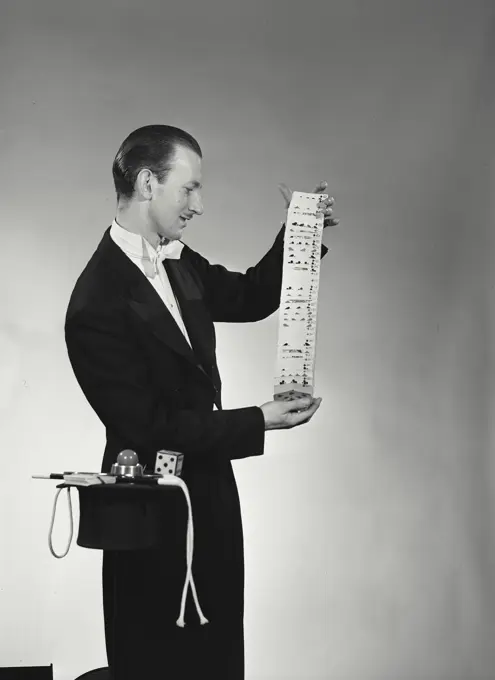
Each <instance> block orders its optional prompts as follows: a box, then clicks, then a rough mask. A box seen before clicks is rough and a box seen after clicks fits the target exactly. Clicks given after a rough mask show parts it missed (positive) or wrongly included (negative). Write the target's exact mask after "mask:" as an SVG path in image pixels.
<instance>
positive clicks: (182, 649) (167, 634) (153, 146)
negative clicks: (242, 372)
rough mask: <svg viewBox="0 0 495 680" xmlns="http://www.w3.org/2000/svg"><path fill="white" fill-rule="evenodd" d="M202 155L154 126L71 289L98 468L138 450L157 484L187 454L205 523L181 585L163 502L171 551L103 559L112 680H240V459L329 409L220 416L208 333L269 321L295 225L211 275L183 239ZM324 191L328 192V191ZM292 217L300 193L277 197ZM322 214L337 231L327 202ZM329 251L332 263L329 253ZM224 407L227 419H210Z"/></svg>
mask: <svg viewBox="0 0 495 680" xmlns="http://www.w3.org/2000/svg"><path fill="white" fill-rule="evenodd" d="M201 164H202V153H201V149H200V147H199V145H198V143H197V142H196V140H195V139H193V137H191V135H189V134H188V133H186V132H184V131H182V130H179V129H177V128H174V127H170V126H164V125H150V126H146V127H143V128H140V129H138V130H135V131H134V132H133V133H131V134H130V135H129V137H127V139H126V140H125V141H124V142H123V143H122V145H121V147H120V149H119V151H118V153H117V155H116V157H115V160H114V164H113V178H114V184H115V189H116V192H117V215H116V219H115V220H114V222H113V224H112V226H111V227H110V228H108V229H107V230H106V232H105V233H104V235H103V238H102V240H101V242H100V244H99V246H98V248H97V249H96V251H95V253H94V254H93V256H92V257H91V259H90V261H89V262H88V264H87V266H86V267H85V269H84V271H83V272H82V274H81V276H80V277H79V279H78V281H77V282H76V285H75V287H74V290H73V293H72V296H71V299H70V303H69V306H68V310H67V316H66V324H65V337H66V344H67V350H68V355H69V358H70V362H71V364H72V367H73V370H74V373H75V376H76V378H77V381H78V383H79V385H80V386H81V389H82V390H83V392H84V394H85V396H86V398H87V400H88V401H89V403H90V404H91V406H92V408H93V409H94V410H95V412H96V414H97V415H98V416H99V418H100V420H101V421H102V423H103V424H104V426H105V428H106V447H105V452H104V456H103V464H102V471H104V472H108V471H109V469H110V467H111V465H112V463H114V462H115V460H116V458H117V455H118V453H119V452H120V451H122V450H123V449H132V450H134V451H136V453H137V454H138V456H139V461H140V463H141V464H143V465H145V466H146V470H147V471H148V472H153V471H154V469H155V459H156V454H157V451H158V450H160V449H168V450H173V451H179V452H182V453H183V454H184V465H183V470H182V478H183V479H184V481H185V482H186V484H187V486H188V488H189V493H190V497H191V503H192V508H193V515H194V562H193V574H194V580H195V585H196V588H197V593H198V598H199V602H200V605H201V609H202V611H203V612H204V615H205V616H206V618H207V619H208V621H209V623H207V624H206V625H201V624H200V622H199V621H198V617H197V614H196V611H195V610H194V609H193V607H192V603H191V595H190V593H189V594H188V599H187V606H186V616H185V622H186V625H185V627H184V628H180V627H178V626H177V625H176V619H177V614H178V611H179V607H180V596H181V590H182V584H183V580H184V577H185V535H186V508H185V503H184V499H183V498H179V497H178V494H177V495H176V494H170V496H169V497H168V498H167V499H166V503H165V505H166V513H167V515H166V516H167V520H168V529H167V534H166V536H164V544H163V546H162V547H158V548H156V549H153V550H141V551H134V552H128V553H122V554H119V555H118V556H116V554H115V553H112V552H108V551H105V552H104V555H103V603H104V616H105V636H106V645H107V653H108V660H109V666H110V668H111V671H112V677H113V678H114V680H124V679H125V680H127V679H128V678H132V679H133V680H138V679H140V678H143V679H146V680H151V679H154V678H160V679H161V680H192V679H193V678H194V680H197V678H199V677H205V678H209V677H212V678H215V680H242V679H243V678H244V638H243V613H244V556H243V535H242V523H241V512H240V504H239V498H238V494H237V487H236V482H235V478H234V474H233V470H232V464H231V461H232V460H236V459H241V458H245V457H247V456H260V455H262V454H263V452H264V444H265V431H266V430H271V429H280V428H292V427H295V426H297V425H300V424H302V423H305V422H308V421H309V420H310V419H311V417H312V416H313V414H314V413H315V411H316V410H317V409H318V407H319V405H320V402H321V399H313V400H310V399H309V398H307V399H299V400H296V401H293V402H282V401H280V402H279V401H272V402H267V403H265V404H263V405H262V406H249V407H246V408H240V409H232V410H223V408H222V401H221V380H220V375H219V372H218V368H217V363H216V357H215V346H216V342H215V330H214V326H213V322H215V321H224V322H247V321H258V320H260V319H264V318H266V317H268V316H269V315H270V314H272V313H273V312H274V311H276V310H277V308H278V307H279V303H280V292H281V277H282V263H283V238H284V227H283V228H282V229H281V231H280V232H279V234H278V236H277V237H276V239H275V243H274V245H273V246H272V248H271V249H270V250H269V252H268V253H267V254H266V255H265V256H264V257H263V258H262V260H261V261H260V262H259V263H258V264H257V265H256V266H255V267H251V268H250V269H248V270H247V272H246V273H245V274H241V273H238V272H231V271H228V270H227V269H225V268H224V267H223V266H221V265H211V264H210V263H209V262H208V261H207V260H206V259H205V258H203V257H202V256H201V255H200V254H199V253H197V252H195V251H194V250H192V249H191V248H189V247H188V246H187V245H186V244H184V243H182V242H181V240H180V239H181V237H182V234H183V231H184V229H185V227H186V225H187V223H188V221H189V220H190V219H191V218H192V217H193V216H195V215H201V214H202V212H203V204H202V201H201V187H202V171H201ZM324 186H325V185H321V186H320V187H319V191H322V190H324ZM281 191H282V193H283V195H284V198H285V201H286V205H287V206H288V205H289V202H290V196H291V193H290V191H289V190H288V189H287V187H285V186H283V185H282V186H281ZM331 203H332V200H329V201H327V202H326V208H325V213H326V215H327V222H328V223H336V222H337V221H338V220H333V219H332V218H331V212H332V210H331V208H330V205H331ZM322 250H323V254H325V252H326V250H327V249H326V248H325V246H323V249H322ZM215 407H216V408H215Z"/></svg>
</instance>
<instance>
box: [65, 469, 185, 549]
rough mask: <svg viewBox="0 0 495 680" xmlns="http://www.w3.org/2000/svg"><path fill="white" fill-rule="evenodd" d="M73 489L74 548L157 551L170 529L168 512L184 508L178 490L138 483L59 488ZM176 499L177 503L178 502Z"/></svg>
mask: <svg viewBox="0 0 495 680" xmlns="http://www.w3.org/2000/svg"><path fill="white" fill-rule="evenodd" d="M69 486H76V487H77V490H78V492H79V509H80V512H79V532H78V537H77V544H78V545H79V546H81V547H82V548H94V549H97V550H145V549H149V548H158V547H160V546H161V545H163V544H164V543H165V541H166V537H167V533H168V531H169V529H170V514H169V513H168V512H167V508H169V509H171V508H172V506H175V505H176V503H177V502H179V503H180V504H181V505H182V504H183V505H184V511H185V502H184V499H183V497H182V491H181V489H180V488H179V487H173V486H168V487H163V486H148V485H143V484H140V483H133V482H129V483H125V484H95V485H91V486H79V485H72V484H67V483H64V484H60V485H58V487H57V488H66V487H69ZM179 496H180V499H179Z"/></svg>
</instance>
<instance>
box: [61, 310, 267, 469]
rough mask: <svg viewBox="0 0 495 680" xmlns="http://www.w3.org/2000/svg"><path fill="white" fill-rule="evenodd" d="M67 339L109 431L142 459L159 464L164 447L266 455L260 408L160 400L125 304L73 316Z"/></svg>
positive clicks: (228, 456)
mask: <svg viewBox="0 0 495 680" xmlns="http://www.w3.org/2000/svg"><path fill="white" fill-rule="evenodd" d="M65 340H66V346H67V351H68V355H69V360H70V362H71V365H72V368H73V370H74V373H75V376H76V379H77V381H78V383H79V385H80V387H81V389H82V391H83V392H84V395H85V396H86V398H87V400H88V401H89V403H90V405H91V406H92V408H93V409H94V411H95V412H96V414H97V415H98V417H99V418H100V420H101V422H102V423H103V425H104V426H105V427H106V428H107V432H108V433H111V434H112V435H113V436H114V437H116V438H117V439H118V441H120V442H123V444H124V446H125V447H128V448H130V449H133V450H134V451H136V453H137V454H138V456H139V458H140V462H142V463H143V464H146V465H147V466H149V467H153V465H154V461H155V455H156V452H157V451H158V450H159V449H162V448H167V449H171V450H176V451H181V452H182V453H184V454H185V455H188V456H194V457H203V458H204V457H205V456H208V457H213V458H217V459H219V458H220V459H221V458H224V459H230V460H235V459H239V458H245V457H248V456H256V455H261V454H263V452H264V443H265V419H264V416H263V412H262V410H261V408H260V407H258V406H250V407H246V408H239V409H232V410H221V411H196V410H192V409H191V410H188V409H178V408H174V405H173V403H168V402H167V403H164V402H163V401H162V400H160V399H159V398H158V397H157V396H156V388H154V387H153V385H152V383H151V376H150V367H149V366H148V365H147V364H146V362H145V361H144V359H143V357H142V355H141V353H140V349H139V347H138V345H137V343H136V341H135V340H134V339H133V337H132V335H131V334H130V333H129V332H128V329H127V327H126V325H125V318H124V317H123V316H122V313H121V312H119V311H118V309H117V310H116V309H112V310H107V309H105V310H93V309H91V311H88V309H87V308H83V309H80V310H79V311H77V312H75V314H73V315H71V317H70V318H68V319H66V324H65Z"/></svg>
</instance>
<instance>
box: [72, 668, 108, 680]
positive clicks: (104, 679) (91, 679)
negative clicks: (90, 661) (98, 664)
mask: <svg viewBox="0 0 495 680" xmlns="http://www.w3.org/2000/svg"><path fill="white" fill-rule="evenodd" d="M75 680H110V671H109V670H108V668H95V670H94V671H88V672H87V673H84V675H80V676H79V677H77V678H75Z"/></svg>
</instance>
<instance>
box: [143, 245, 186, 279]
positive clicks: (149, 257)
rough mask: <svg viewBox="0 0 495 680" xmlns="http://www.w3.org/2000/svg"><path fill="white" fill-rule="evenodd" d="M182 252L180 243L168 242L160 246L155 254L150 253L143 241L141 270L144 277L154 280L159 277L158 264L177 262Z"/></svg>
mask: <svg viewBox="0 0 495 680" xmlns="http://www.w3.org/2000/svg"><path fill="white" fill-rule="evenodd" d="M181 251H182V244H181V243H180V241H169V242H168V243H167V244H166V245H163V244H160V245H159V246H158V247H157V249H156V251H155V252H150V253H149V254H148V251H147V249H146V243H145V241H144V239H143V268H144V272H145V274H146V276H148V278H150V279H154V278H155V276H158V275H159V264H161V263H162V262H163V261H164V260H178V259H180V254H181Z"/></svg>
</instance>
